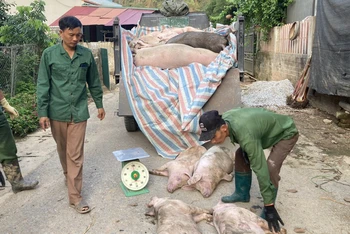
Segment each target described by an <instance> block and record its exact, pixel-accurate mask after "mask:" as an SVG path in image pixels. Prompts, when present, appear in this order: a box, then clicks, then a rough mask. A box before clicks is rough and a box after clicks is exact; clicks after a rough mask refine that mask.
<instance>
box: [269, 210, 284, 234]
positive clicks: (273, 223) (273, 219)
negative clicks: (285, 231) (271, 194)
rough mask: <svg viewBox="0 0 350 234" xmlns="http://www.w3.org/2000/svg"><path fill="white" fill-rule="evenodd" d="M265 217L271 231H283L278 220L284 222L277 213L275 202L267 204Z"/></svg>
mask: <svg viewBox="0 0 350 234" xmlns="http://www.w3.org/2000/svg"><path fill="white" fill-rule="evenodd" d="M265 218H266V221H267V223H268V224H269V229H270V231H271V232H280V231H281V229H280V225H279V223H278V222H280V223H281V224H282V225H284V223H283V221H282V219H281V218H280V216H279V214H278V213H277V210H276V208H275V206H274V205H273V204H272V205H268V206H265Z"/></svg>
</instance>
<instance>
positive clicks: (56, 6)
mask: <svg viewBox="0 0 350 234" xmlns="http://www.w3.org/2000/svg"><path fill="white" fill-rule="evenodd" d="M33 1H34V0H6V2H8V3H15V4H16V6H29V5H30V4H31V3H32V2H33ZM44 2H45V3H46V5H45V16H46V19H47V22H46V24H47V25H50V24H51V23H52V22H54V21H55V20H56V19H58V18H59V17H61V16H62V15H63V14H64V13H66V12H67V11H68V10H70V9H71V8H72V7H74V6H81V3H82V1H81V0H45V1H44ZM11 12H12V13H15V12H16V8H15V7H13V8H12V9H11Z"/></svg>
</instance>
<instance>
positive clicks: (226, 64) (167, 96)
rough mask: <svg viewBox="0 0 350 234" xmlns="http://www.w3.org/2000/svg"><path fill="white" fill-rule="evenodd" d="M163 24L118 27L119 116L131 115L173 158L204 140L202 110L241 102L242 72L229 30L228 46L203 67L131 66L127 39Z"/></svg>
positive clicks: (159, 150) (162, 151) (159, 148)
mask: <svg viewBox="0 0 350 234" xmlns="http://www.w3.org/2000/svg"><path fill="white" fill-rule="evenodd" d="M162 28H164V26H156V27H138V29H136V31H135V30H134V31H127V30H123V29H122V30H121V31H122V33H121V41H120V50H121V69H120V70H121V76H120V100H119V110H118V115H119V116H124V117H128V116H129V117H130V116H131V117H133V118H134V119H135V121H136V122H137V125H138V127H139V128H140V130H141V131H142V132H143V133H144V135H145V136H146V137H147V138H148V139H149V141H150V142H151V143H152V144H153V146H154V147H155V148H156V150H157V153H158V154H159V155H161V156H163V157H166V158H175V157H176V156H177V155H178V154H179V153H180V152H181V151H183V150H185V149H187V148H189V147H191V146H195V145H200V144H203V143H204V142H199V141H198V139H199V134H200V129H199V127H198V120H199V117H200V115H201V114H202V112H203V110H209V109H217V110H219V111H220V112H223V111H226V110H228V109H231V108H234V107H237V106H240V95H241V94H240V87H239V80H240V75H241V72H240V70H239V69H237V68H236V67H238V62H237V38H236V36H235V35H234V34H231V40H230V45H229V46H228V47H226V49H225V50H224V51H222V52H221V53H220V54H219V55H218V57H217V58H216V59H215V61H213V62H212V63H211V64H210V65H209V66H208V67H205V66H203V65H202V64H199V63H192V64H190V65H189V66H186V67H181V68H176V69H161V68H158V67H150V66H142V67H136V66H135V65H134V64H133V57H132V53H131V50H130V47H129V45H128V42H129V41H130V40H132V39H133V38H134V37H135V36H136V35H138V36H140V35H143V34H147V33H149V32H152V31H155V30H161V29H162ZM213 33H215V32H213ZM220 84H224V85H220ZM220 89H221V90H222V92H221V94H220V92H219V91H220ZM214 93H215V95H213V94H214Z"/></svg>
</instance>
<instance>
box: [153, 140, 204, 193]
mask: <svg viewBox="0 0 350 234" xmlns="http://www.w3.org/2000/svg"><path fill="white" fill-rule="evenodd" d="M206 151H207V150H206V148H204V147H203V146H194V147H191V148H188V149H186V150H185V151H183V152H181V153H180V154H179V155H178V156H177V157H176V159H175V160H172V161H170V162H167V163H166V164H164V165H163V166H161V167H159V168H158V169H153V170H150V171H149V173H150V174H153V175H160V176H169V179H168V187H167V190H168V192H170V193H172V192H174V191H175V190H176V189H179V188H181V187H182V186H184V185H186V184H187V180H188V179H189V178H190V177H191V176H192V173H193V169H194V165H195V164H196V163H197V162H198V160H199V159H200V157H201V156H202V155H203V154H204V153H205V152H206Z"/></svg>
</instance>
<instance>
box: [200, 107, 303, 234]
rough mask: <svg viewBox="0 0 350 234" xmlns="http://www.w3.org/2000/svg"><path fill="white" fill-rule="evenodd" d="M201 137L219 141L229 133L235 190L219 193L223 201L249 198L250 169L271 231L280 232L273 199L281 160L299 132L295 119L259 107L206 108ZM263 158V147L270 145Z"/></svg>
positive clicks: (284, 157) (246, 199)
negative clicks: (220, 110)
mask: <svg viewBox="0 0 350 234" xmlns="http://www.w3.org/2000/svg"><path fill="white" fill-rule="evenodd" d="M199 126H200V128H201V136H200V139H199V140H200V141H210V142H211V143H212V144H221V143H223V142H224V141H225V138H226V137H229V138H230V140H231V142H232V143H233V144H235V143H238V144H239V146H240V147H239V148H238V149H237V151H236V157H235V187H236V190H235V192H234V193H233V194H232V195H230V196H225V197H222V199H221V200H222V201H223V202H226V203H229V202H232V203H233V202H249V201H250V187H251V183H252V170H253V171H254V173H255V174H256V176H257V179H258V182H259V187H260V192H261V195H262V197H263V200H264V209H263V212H262V215H261V216H262V217H263V218H264V219H266V221H267V222H268V224H269V228H270V231H275V232H279V231H280V225H279V222H280V223H281V224H282V225H284V223H283V221H282V219H281V218H280V216H279V214H278V212H277V210H276V209H275V206H274V204H275V200H276V196H277V190H278V182H279V180H280V179H281V178H280V176H279V173H280V170H281V167H282V163H283V161H284V160H285V159H286V157H287V155H288V154H289V153H290V151H291V150H292V149H293V147H294V145H295V144H296V142H297V140H298V137H299V134H298V130H297V128H296V126H295V124H294V121H293V120H292V119H291V118H290V117H289V116H286V115H280V114H276V113H274V112H270V111H268V110H265V109H262V108H237V109H232V110H229V111H227V112H225V113H223V114H222V115H219V113H218V111H216V110H212V111H208V112H205V113H204V114H203V115H202V116H201V117H200V120H199ZM270 147H272V149H271V153H270V155H269V157H268V158H267V160H266V158H265V154H264V151H263V150H264V149H267V148H270Z"/></svg>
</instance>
